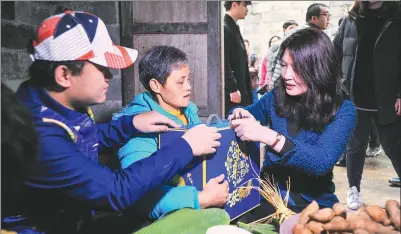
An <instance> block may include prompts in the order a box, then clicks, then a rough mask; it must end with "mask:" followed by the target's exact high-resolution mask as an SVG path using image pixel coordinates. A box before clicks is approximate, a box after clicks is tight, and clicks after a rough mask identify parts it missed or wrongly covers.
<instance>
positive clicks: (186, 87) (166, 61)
mask: <svg viewBox="0 0 401 234" xmlns="http://www.w3.org/2000/svg"><path fill="white" fill-rule="evenodd" d="M188 62H189V61H188V57H187V55H186V54H185V53H184V52H182V51H181V50H179V49H177V48H175V47H171V46H156V47H153V48H152V49H150V50H149V51H148V52H147V53H146V54H145V55H144V56H143V58H142V59H141V60H140V61H139V78H140V81H141V83H142V85H143V86H144V87H145V88H146V90H147V91H148V92H143V93H140V94H138V95H137V96H136V97H135V98H134V99H133V100H132V101H131V103H129V104H128V105H127V106H126V107H125V108H124V109H123V110H121V111H120V112H118V113H115V114H114V115H113V119H115V120H116V119H118V118H120V117H122V116H125V115H136V114H140V113H144V112H148V111H157V112H159V113H161V114H163V115H165V116H167V117H169V118H170V119H172V120H174V121H175V122H176V123H177V124H180V125H187V124H200V123H201V121H200V119H199V116H198V113H197V112H198V108H197V107H196V105H195V104H194V103H192V102H191V101H190V97H191V84H190V77H189V73H190V70H189V66H188ZM157 148H158V135H157V134H154V133H151V134H144V135H142V136H138V137H136V138H134V139H131V140H130V141H129V142H128V143H127V144H125V145H124V146H123V147H122V148H120V149H119V151H118V157H119V159H120V162H121V166H122V168H125V167H128V166H129V165H131V164H132V163H134V162H136V161H138V160H141V159H143V158H146V157H148V156H150V155H151V154H152V153H154V152H155V151H156V150H157ZM223 179H224V176H223V175H221V176H219V177H216V178H214V179H212V180H211V181H209V183H208V184H207V185H206V186H205V188H204V190H203V191H202V192H198V191H197V190H196V188H195V187H194V186H179V187H172V186H167V185H166V186H164V187H163V188H164V191H165V192H166V193H165V195H164V196H163V197H162V198H161V200H160V201H159V202H158V203H157V204H156V205H155V207H154V208H153V210H152V211H151V213H150V217H151V218H153V219H158V218H160V217H161V216H162V215H164V214H166V213H168V212H170V211H172V210H177V209H181V208H184V207H190V208H194V209H200V208H206V207H208V206H216V205H217V206H218V205H224V204H225V203H226V200H227V196H228V184H227V182H224V183H223V184H219V183H220V182H221V181H222V180H223ZM176 185H177V184H176ZM178 185H184V184H178ZM212 186H213V188H211V187H212Z"/></svg>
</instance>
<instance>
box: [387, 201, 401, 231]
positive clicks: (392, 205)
mask: <svg viewBox="0 0 401 234" xmlns="http://www.w3.org/2000/svg"><path fill="white" fill-rule="evenodd" d="M386 211H387V214H388V216H389V218H390V220H391V222H392V223H393V225H394V227H395V228H396V229H397V230H400V222H401V221H400V203H398V201H395V200H388V201H386Z"/></svg>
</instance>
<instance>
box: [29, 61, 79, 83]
mask: <svg viewBox="0 0 401 234" xmlns="http://www.w3.org/2000/svg"><path fill="white" fill-rule="evenodd" d="M62 65H64V66H66V67H67V68H68V70H70V72H71V73H72V75H79V74H81V72H82V69H83V68H84V66H85V61H62V62H53V61H46V60H35V61H34V62H33V63H32V64H31V66H30V67H29V76H30V80H29V83H30V84H32V85H35V86H38V87H41V88H45V89H49V90H58V89H59V88H60V87H59V85H58V84H57V82H56V80H55V79H54V71H55V70H56V68H57V67H58V66H62Z"/></svg>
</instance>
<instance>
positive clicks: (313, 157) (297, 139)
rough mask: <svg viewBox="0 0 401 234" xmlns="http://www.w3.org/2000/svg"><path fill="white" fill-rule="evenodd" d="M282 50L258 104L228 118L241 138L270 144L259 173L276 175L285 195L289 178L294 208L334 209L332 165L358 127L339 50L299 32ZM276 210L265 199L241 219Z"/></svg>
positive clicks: (316, 33) (320, 35) (317, 34)
mask: <svg viewBox="0 0 401 234" xmlns="http://www.w3.org/2000/svg"><path fill="white" fill-rule="evenodd" d="M281 51H283V52H282V53H281V54H280V55H279V58H280V62H281V67H282V71H281V77H280V79H278V80H277V81H276V83H275V87H274V89H273V90H272V91H271V92H269V93H268V94H266V95H264V96H263V97H262V98H261V99H260V100H259V102H257V103H255V104H253V105H250V106H248V107H246V108H245V109H242V108H237V109H235V110H234V111H233V113H232V114H231V115H230V116H229V119H230V121H231V124H232V126H233V128H234V129H235V132H236V134H237V136H238V137H239V138H240V139H241V140H243V141H254V142H261V143H264V144H266V145H267V153H266V155H265V158H264V164H263V170H262V175H261V176H262V178H263V177H264V175H265V174H268V175H273V176H274V179H275V181H276V182H278V185H279V187H280V190H281V195H282V196H283V198H284V197H285V195H286V193H287V192H288V191H286V182H287V181H288V179H289V178H290V181H291V189H290V190H291V191H290V196H289V208H290V209H291V210H293V211H294V212H300V211H301V210H302V209H303V208H305V207H306V206H307V205H308V204H309V203H311V202H312V201H313V200H315V201H317V202H318V203H319V205H320V207H331V206H333V205H334V203H336V202H338V199H337V197H336V195H335V194H334V192H335V186H334V183H333V168H334V165H335V163H336V162H337V161H338V159H339V158H340V156H341V154H342V153H343V152H344V151H345V149H346V146H347V143H348V140H349V138H350V136H351V133H352V130H353V128H354V126H355V121H356V110H355V106H354V105H353V104H352V102H350V101H348V100H346V98H345V97H346V93H345V89H344V88H343V86H342V85H341V83H340V67H339V63H338V61H337V59H336V54H335V49H334V46H333V44H332V42H331V41H330V38H329V37H328V36H327V35H326V34H325V33H324V32H322V31H321V30H319V29H314V28H306V29H302V30H299V31H297V32H296V33H294V34H293V35H291V36H290V37H288V38H287V39H286V40H285V41H284V42H283V43H282V44H281ZM267 126H269V127H267ZM273 212H275V210H274V209H273V208H272V206H271V205H270V204H268V203H267V202H265V201H261V206H259V207H258V208H256V209H255V210H254V211H252V212H250V213H248V214H246V215H245V216H244V217H242V219H241V221H244V222H248V221H252V220H256V219H259V218H262V217H264V216H267V215H269V214H270V213H273Z"/></svg>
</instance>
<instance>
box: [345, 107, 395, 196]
mask: <svg viewBox="0 0 401 234" xmlns="http://www.w3.org/2000/svg"><path fill="white" fill-rule="evenodd" d="M372 119H373V121H374V123H375V124H376V127H377V132H378V134H379V139H380V143H381V145H382V147H383V149H384V152H385V153H386V155H387V156H388V157H389V158H390V160H391V163H392V164H393V167H394V169H395V171H396V172H397V175H398V177H400V167H401V165H400V160H401V118H400V117H398V118H397V121H396V122H394V123H391V124H386V125H379V121H378V114H377V112H370V111H361V110H358V117H357V123H356V126H355V129H354V132H353V134H352V137H351V140H350V141H349V143H348V149H347V156H346V160H347V176H348V183H349V185H350V187H352V186H355V187H357V189H358V191H359V190H360V185H361V179H362V172H363V166H364V164H365V156H366V148H367V146H368V142H369V131H370V125H371V120H372Z"/></svg>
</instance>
